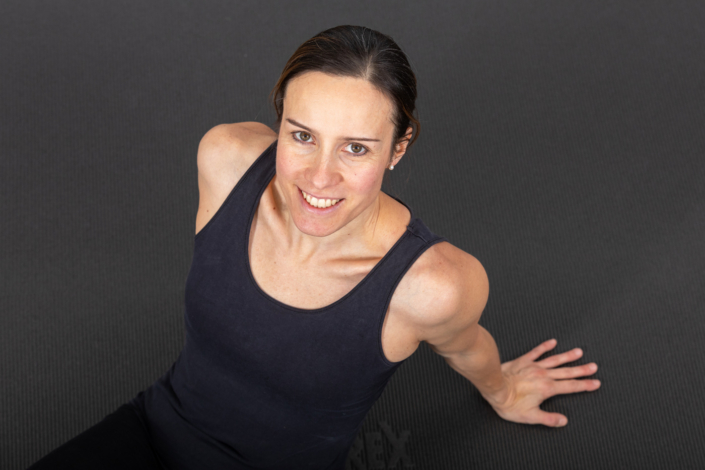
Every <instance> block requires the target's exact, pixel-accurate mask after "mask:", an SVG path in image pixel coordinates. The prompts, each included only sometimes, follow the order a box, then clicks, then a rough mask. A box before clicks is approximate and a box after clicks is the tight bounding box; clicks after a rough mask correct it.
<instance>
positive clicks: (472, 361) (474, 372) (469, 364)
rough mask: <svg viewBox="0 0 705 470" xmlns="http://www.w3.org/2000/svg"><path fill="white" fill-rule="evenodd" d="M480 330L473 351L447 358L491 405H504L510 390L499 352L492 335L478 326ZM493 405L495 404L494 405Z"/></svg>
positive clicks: (449, 363)
mask: <svg viewBox="0 0 705 470" xmlns="http://www.w3.org/2000/svg"><path fill="white" fill-rule="evenodd" d="M478 326H479V328H480V330H479V332H478V336H477V339H476V340H475V343H474V344H473V347H472V349H470V350H467V351H463V352H462V353H459V354H454V355H452V356H447V357H445V361H446V362H447V363H448V365H450V366H451V367H452V368H453V369H454V370H455V371H456V372H458V373H459V374H460V375H462V376H463V377H465V378H466V379H468V380H469V381H470V382H472V383H473V385H475V387H477V389H478V390H479V392H480V393H481V394H482V396H483V397H485V399H487V401H489V402H490V403H493V402H494V403H503V402H504V401H505V400H506V399H507V395H508V393H509V388H508V387H507V385H506V383H505V380H504V376H503V375H502V370H501V362H500V358H499V350H498V349H497V344H496V343H495V341H494V338H492V335H491V334H490V333H489V332H488V331H487V330H486V329H484V328H483V327H482V326H480V325H478ZM494 403H493V404H494Z"/></svg>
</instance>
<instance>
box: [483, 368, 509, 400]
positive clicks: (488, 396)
mask: <svg viewBox="0 0 705 470" xmlns="http://www.w3.org/2000/svg"><path fill="white" fill-rule="evenodd" d="M502 379H503V380H502V385H501V386H500V387H499V388H497V389H495V390H485V391H481V392H480V393H481V395H482V396H483V398H484V399H485V400H487V402H488V403H489V404H490V405H492V407H493V408H502V407H504V405H505V404H506V403H508V402H509V401H510V398H511V387H510V384H509V381H508V380H507V378H506V377H504V375H502Z"/></svg>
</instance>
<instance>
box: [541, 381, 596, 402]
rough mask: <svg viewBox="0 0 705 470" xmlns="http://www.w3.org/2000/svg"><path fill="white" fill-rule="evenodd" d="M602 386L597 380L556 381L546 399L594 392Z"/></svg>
mask: <svg viewBox="0 0 705 470" xmlns="http://www.w3.org/2000/svg"><path fill="white" fill-rule="evenodd" d="M600 385H601V383H600V381H599V380H595V379H586V380H556V381H554V382H553V384H552V385H551V386H550V387H549V388H550V392H549V393H547V394H546V398H548V397H552V396H554V395H564V394H566V393H578V392H592V391H593V390H597V389H598V388H600Z"/></svg>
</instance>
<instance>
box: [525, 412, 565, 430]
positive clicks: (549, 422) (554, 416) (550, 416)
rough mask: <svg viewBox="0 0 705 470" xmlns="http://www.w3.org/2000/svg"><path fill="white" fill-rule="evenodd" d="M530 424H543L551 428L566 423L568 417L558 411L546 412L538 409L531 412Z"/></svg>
mask: <svg viewBox="0 0 705 470" xmlns="http://www.w3.org/2000/svg"><path fill="white" fill-rule="evenodd" d="M531 424H543V425H544V426H549V427H552V428H560V427H563V426H565V425H566V424H568V418H566V417H565V415H562V414H560V413H548V412H546V411H541V410H540V409H538V410H536V412H535V413H532V416H531Z"/></svg>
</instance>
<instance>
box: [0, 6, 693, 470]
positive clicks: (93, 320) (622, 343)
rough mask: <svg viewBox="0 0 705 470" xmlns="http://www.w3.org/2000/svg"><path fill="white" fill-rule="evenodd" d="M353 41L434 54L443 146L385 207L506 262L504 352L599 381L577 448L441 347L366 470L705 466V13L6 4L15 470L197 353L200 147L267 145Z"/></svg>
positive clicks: (424, 141)
mask: <svg viewBox="0 0 705 470" xmlns="http://www.w3.org/2000/svg"><path fill="white" fill-rule="evenodd" d="M338 24H362V25H366V26H369V27H372V28H374V29H378V30H380V31H382V32H384V33H387V34H389V35H391V36H392V37H393V38H394V39H395V40H397V42H398V43H399V44H400V45H401V47H402V48H403V49H404V50H405V51H406V53H407V54H408V56H409V58H410V61H411V63H412V66H413V67H414V69H415V71H416V73H417V76H418V79H419V94H420V96H419V100H418V108H419V114H420V118H421V121H422V125H423V127H422V133H421V138H420V140H419V142H418V143H417V145H416V146H415V147H414V148H413V149H412V150H411V151H410V152H409V153H408V154H407V155H406V156H405V157H404V159H403V160H402V162H401V163H400V164H399V165H398V167H397V168H395V171H394V172H393V174H392V175H391V178H390V180H389V182H388V185H386V186H385V190H386V191H387V192H390V193H392V194H395V195H397V196H398V197H400V198H402V199H403V200H404V201H405V202H406V203H407V204H409V205H410V206H411V207H412V208H413V209H414V211H415V213H416V214H417V215H418V216H420V217H421V218H422V219H423V220H424V222H425V223H426V224H427V225H428V226H429V228H431V230H433V231H434V232H436V233H438V234H441V235H444V236H445V237H447V238H448V239H449V240H450V241H451V242H452V243H453V244H455V245H456V246H458V247H460V248H462V249H464V250H466V251H468V252H470V253H471V254H473V255H474V256H476V257H477V258H478V259H479V260H480V261H481V262H482V263H483V265H484V266H485V269H486V270H487V272H488V275H489V278H490V286H491V287H490V291H491V292H490V299H489V303H488V306H487V309H486V311H485V313H484V314H483V317H482V319H481V324H482V325H483V326H485V327H486V328H487V329H488V330H489V331H490V332H491V333H492V334H493V335H494V337H495V339H496V341H497V344H498V346H499V348H500V353H501V356H502V359H503V360H508V359H513V358H515V357H516V356H518V355H520V354H523V353H525V352H527V351H528V350H529V349H531V348H532V347H534V346H535V345H537V344H539V343H540V342H542V341H544V340H546V339H549V338H552V337H555V338H557V339H558V346H557V348H556V350H555V352H563V351H566V350H569V349H572V348H573V347H581V348H583V350H584V351H585V354H584V357H583V358H582V359H581V360H580V361H578V362H576V363H575V364H581V363H587V362H592V361H595V362H597V364H598V365H599V368H600V369H599V371H598V373H597V374H596V375H595V377H596V378H599V379H600V380H601V381H602V387H601V388H600V389H599V390H598V391H596V392H590V393H580V394H575V395H570V396H559V397H554V398H551V399H549V400H548V401H546V402H545V404H544V406H543V407H544V409H546V410H547V411H558V412H561V413H564V414H566V415H567V416H568V418H569V424H568V426H567V427H565V428H560V429H550V428H547V427H542V426H531V425H520V424H514V423H510V422H506V421H503V420H501V419H500V418H499V417H498V416H497V415H496V414H495V413H494V411H493V410H492V409H491V407H490V406H489V405H488V404H487V403H486V402H484V401H483V399H482V398H481V397H480V395H479V394H478V392H477V391H476V390H475V388H474V387H473V386H472V384H471V383H469V382H467V381H466V380H465V379H463V378H462V377H461V376H460V375H458V374H456V373H455V372H454V371H453V370H452V369H450V368H449V367H448V366H447V365H446V364H445V363H444V362H443V361H442V359H441V358H440V357H438V356H436V355H434V354H433V353H432V352H431V351H430V349H429V348H428V347H426V346H425V345H422V347H421V348H420V349H419V350H418V351H417V352H416V353H415V354H414V356H412V358H411V359H409V360H408V361H407V362H406V363H405V364H404V365H403V366H402V367H401V368H400V369H399V371H398V372H397V374H396V375H395V376H394V378H393V379H392V381H391V383H390V385H389V386H388V388H387V390H386V392H385V394H384V395H383V397H382V399H380V401H379V402H378V403H377V404H376V405H375V407H374V408H373V409H372V410H371V412H370V414H369V415H368V418H367V420H366V423H365V426H364V429H363V430H362V432H361V433H360V436H359V440H358V441H357V444H356V447H355V448H354V450H353V452H352V453H351V456H350V461H349V467H350V468H351V469H384V468H396V469H402V468H410V467H411V466H412V465H414V468H416V469H451V470H455V469H467V468H487V469H502V468H529V469H534V468H535V469H546V468H571V469H578V468H612V467H615V468H617V467H618V468H639V469H646V468H696V467H699V468H703V467H705V450H703V449H704V447H703V446H702V443H703V441H705V431H704V429H705V427H704V426H703V423H705V419H704V418H705V412H704V411H703V406H702V405H701V403H700V401H699V396H700V393H701V390H702V388H703V386H705V379H704V378H703V373H702V371H703V370H704V367H705V352H704V351H703V349H704V348H703V346H702V344H703V342H702V337H703V334H704V333H705V319H704V318H703V313H704V312H703V305H704V304H705V294H704V291H705V289H703V288H704V287H705V190H704V189H703V188H704V187H705V185H703V181H704V180H705V155H704V153H705V152H704V151H705V132H704V129H705V111H704V109H705V80H704V79H703V77H705V28H704V27H703V24H705V4H704V3H703V2H702V1H700V0H691V1H677V0H676V1H673V0H660V1H653V0H631V1H627V0H616V1H607V0H597V1H591V2H582V1H576V0H567V1H566V0H534V1H530V2H520V1H515V0H513V1H509V0H464V1H455V2H421V1H416V0H415V1H412V2H408V1H407V2H402V1H378V2H371V1H369V2H368V1H366V2H357V3H355V2H330V1H328V2H324V1H298V2H286V3H285V2H278V3H274V2H271V3H268V2H234V1H225V0H199V1H196V0H179V1H171V2H167V1H138V0H129V1H125V0H119V1H116V0H113V1H110V2H108V1H104V2H94V1H87V0H71V1H68V0H55V1H52V2H39V1H36V0H22V1H20V0H5V1H3V2H2V4H1V5H0V59H1V61H0V413H1V416H2V418H1V419H0V467H1V468H3V469H21V468H25V467H26V466H28V465H29V464H30V463H31V462H33V461H34V460H36V459H38V458H39V457H41V456H42V455H44V454H46V453H47V452H48V451H49V450H51V449H53V448H55V447H56V446H58V445H59V444H61V443H63V442H65V441H66V440H68V439H69V438H71V437H72V436H74V435H76V434H78V433H79V432H81V431H82V430H84V429H86V428H87V427H89V426H90V425H92V424H94V423H96V422H98V421H99V420H100V419H102V418H103V417H104V416H105V415H106V414H107V413H109V412H111V411H112V410H114V409H115V408H117V406H119V405H120V404H121V403H124V402H125V401H127V400H129V399H130V398H132V397H133V396H134V395H135V394H136V393H137V392H138V391H140V390H142V389H144V388H145V387H147V386H149V385H150V384H151V383H152V382H153V381H154V380H155V379H156V378H157V377H159V376H160V375H162V374H163V373H164V372H165V371H166V370H167V369H168V368H169V366H170V365H171V363H172V362H173V361H174V360H175V359H176V357H177V355H178V353H179V351H180V348H181V345H182V342H183V317H182V315H183V295H184V282H185V279H186V275H187V272H188V268H189V264H190V261H191V250H192V243H193V232H194V220H195V214H196V208H197V203H198V188H197V184H196V149H197V146H198V142H199V140H200V138H201V137H202V136H203V134H204V133H205V132H206V131H207V130H208V129H210V128H211V127H213V126H214V125H216V124H220V123H223V122H237V121H245V120H258V121H261V122H265V123H269V124H271V123H272V121H273V112H272V110H271V109H270V107H269V105H268V103H267V95H268V93H269V91H270V89H271V88H272V86H273V85H274V83H275V82H276V79H277V77H278V75H279V73H280V71H281V69H282V68H283V66H284V63H285V61H286V59H287V58H288V57H289V56H290V55H291V53H292V52H293V51H294V50H295V48H296V47H297V46H298V44H300V43H301V42H303V41H304V40H305V39H307V38H309V37H311V36H312V35H314V34H315V33H317V32H319V31H320V30H323V29H326V28H329V27H332V26H336V25H338ZM571 365H574V364H571Z"/></svg>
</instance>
